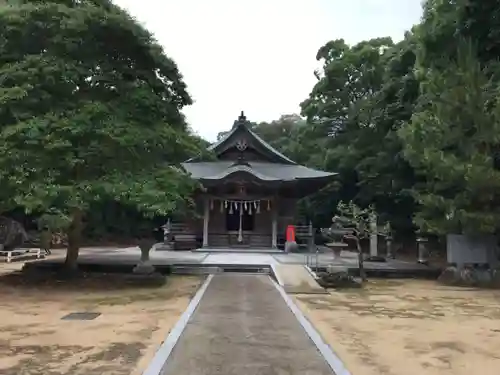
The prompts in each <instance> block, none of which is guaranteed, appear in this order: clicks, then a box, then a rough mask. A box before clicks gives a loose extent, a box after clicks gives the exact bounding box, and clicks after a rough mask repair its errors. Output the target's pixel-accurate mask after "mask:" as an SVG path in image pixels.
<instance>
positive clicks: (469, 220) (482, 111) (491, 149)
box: [400, 42, 500, 234]
mask: <svg viewBox="0 0 500 375" xmlns="http://www.w3.org/2000/svg"><path fill="white" fill-rule="evenodd" d="M446 66H447V67H446V68H445V69H434V70H429V71H428V73H427V76H426V79H425V81H424V82H423V83H422V95H421V97H420V99H419V104H418V108H417V110H416V111H415V113H414V114H413V116H412V119H411V121H410V122H409V123H408V124H407V125H406V126H404V127H403V128H402V129H401V131H400V134H401V137H402V139H403V141H404V144H405V155H406V157H407V158H408V160H409V161H410V162H411V163H412V164H413V165H414V167H415V168H416V169H417V171H418V173H420V174H421V175H422V176H423V177H424V179H425V180H424V182H423V183H422V184H419V185H417V186H416V188H415V190H414V193H415V196H416V197H417V199H418V201H419V203H420V205H421V207H420V212H419V213H418V214H417V216H416V221H417V223H418V224H419V226H420V227H421V228H422V230H424V231H426V232H430V233H439V234H446V233H450V232H454V233H495V232H496V231H497V230H498V228H499V225H498V223H499V219H500V214H499V213H498V210H497V206H498V204H499V203H500V195H499V191H500V170H499V168H500V162H499V161H500V158H499V155H500V154H499V152H500V147H499V144H500V143H499V141H500V117H499V116H500V102H499V101H498V89H499V86H498V82H496V81H494V80H492V79H490V78H489V77H488V73H487V69H486V68H484V67H483V66H482V64H481V63H480V62H479V61H478V58H477V54H476V49H475V48H474V47H473V46H472V45H471V43H467V42H463V43H461V44H460V45H459V48H458V53H456V55H455V56H454V58H453V60H450V61H449V63H448V64H447V65H446Z"/></svg>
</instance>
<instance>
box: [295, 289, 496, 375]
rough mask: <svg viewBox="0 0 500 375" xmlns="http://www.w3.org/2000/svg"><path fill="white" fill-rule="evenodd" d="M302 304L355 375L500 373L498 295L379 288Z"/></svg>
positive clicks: (315, 298)
mask: <svg viewBox="0 0 500 375" xmlns="http://www.w3.org/2000/svg"><path fill="white" fill-rule="evenodd" d="M296 300H297V303H298V305H299V306H300V308H301V309H302V310H303V311H304V313H305V314H306V316H307V317H308V319H309V320H310V321H311V322H312V323H313V324H314V326H315V327H316V329H318V331H319V332H320V334H321V335H322V336H323V338H324V339H325V341H326V342H328V343H329V344H330V346H331V347H332V349H333V350H334V351H335V352H336V354H337V355H338V356H339V357H340V358H341V360H342V361H343V362H344V364H345V365H346V367H347V368H348V370H350V372H351V373H352V374H353V375H400V374H405V375H468V374H481V375H496V374H498V373H499V369H500V291H493V290H475V289H463V288H452V287H445V286H441V285H438V284H436V283H435V282H433V281H420V280H404V281H400V280H378V281H370V282H369V285H368V286H367V287H366V288H364V289H362V290H349V291H347V290H346V291H341V292H336V291H331V294H330V295H314V296H313V295H298V296H296Z"/></svg>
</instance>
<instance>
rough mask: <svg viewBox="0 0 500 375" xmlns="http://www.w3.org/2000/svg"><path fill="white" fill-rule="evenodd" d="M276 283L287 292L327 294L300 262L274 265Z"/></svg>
mask: <svg viewBox="0 0 500 375" xmlns="http://www.w3.org/2000/svg"><path fill="white" fill-rule="evenodd" d="M273 269H274V274H275V276H276V279H277V280H278V283H279V284H280V285H281V286H282V287H283V289H284V290H285V291H286V292H287V293H292V294H300V293H302V294H327V293H328V292H327V291H326V290H325V289H324V288H322V287H321V286H320V285H319V284H318V283H317V281H316V280H315V279H314V277H313V276H312V275H311V273H310V272H309V271H308V270H307V269H306V267H305V266H303V265H300V264H278V265H276V266H274V268H273Z"/></svg>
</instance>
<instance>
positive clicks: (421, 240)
mask: <svg viewBox="0 0 500 375" xmlns="http://www.w3.org/2000/svg"><path fill="white" fill-rule="evenodd" d="M427 242H428V241H427V238H425V237H423V236H419V237H418V238H417V249H418V260H417V262H418V263H420V264H429V250H428V248H427Z"/></svg>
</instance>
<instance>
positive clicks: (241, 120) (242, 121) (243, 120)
mask: <svg viewBox="0 0 500 375" xmlns="http://www.w3.org/2000/svg"><path fill="white" fill-rule="evenodd" d="M247 123H248V120H247V117H246V116H245V112H244V111H241V113H240V116H239V117H238V119H237V120H236V121H234V124H233V129H234V128H236V127H237V126H238V125H243V126H244V125H246V124H247Z"/></svg>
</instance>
